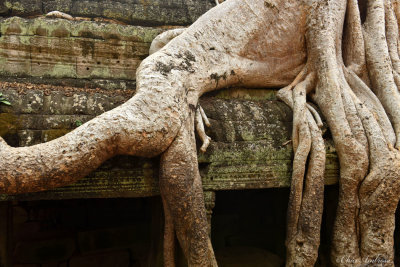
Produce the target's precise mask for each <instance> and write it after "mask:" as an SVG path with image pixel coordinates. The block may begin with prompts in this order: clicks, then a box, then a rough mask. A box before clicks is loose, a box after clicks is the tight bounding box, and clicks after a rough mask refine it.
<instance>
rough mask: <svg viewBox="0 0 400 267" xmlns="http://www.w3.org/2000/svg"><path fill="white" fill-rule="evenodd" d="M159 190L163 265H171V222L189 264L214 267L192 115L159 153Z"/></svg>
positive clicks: (214, 262)
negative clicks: (161, 202) (165, 149)
mask: <svg viewBox="0 0 400 267" xmlns="http://www.w3.org/2000/svg"><path fill="white" fill-rule="evenodd" d="M160 190H161V195H162V198H163V201H164V210H165V214H166V229H165V240H164V249H165V250H166V251H165V254H164V264H165V266H168V267H170V266H174V258H173V252H174V249H173V248H174V245H173V236H174V235H173V229H171V228H172V224H171V221H172V222H173V225H174V228H175V232H176V234H177V237H178V240H179V243H180V244H181V247H182V249H183V252H184V255H185V257H186V259H187V261H188V264H189V266H207V267H208V266H217V263H216V260H215V257H214V252H213V249H212V246H211V240H210V238H209V235H208V224H207V217H206V213H205V209H204V197H203V189H202V185H201V177H200V173H199V170H198V163H197V152H196V142H195V137H194V114H193V115H192V116H191V117H189V118H188V120H187V121H186V123H185V124H184V125H183V126H182V129H181V130H180V132H179V133H178V136H177V138H176V139H175V140H174V142H173V143H172V144H171V146H170V147H169V148H168V150H167V151H166V152H165V153H164V154H163V155H162V158H161V170H160Z"/></svg>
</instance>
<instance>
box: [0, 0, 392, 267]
mask: <svg viewBox="0 0 400 267" xmlns="http://www.w3.org/2000/svg"><path fill="white" fill-rule="evenodd" d="M362 4H363V3H361V6H362ZM359 6H360V3H358V2H357V1H356V0H347V1H346V0H323V1H316V0H303V1H297V0H289V1H287V0H285V1H284V0H276V1H272V0H267V1H265V0H252V1H249V0H228V1H226V2H224V3H222V4H220V5H218V6H217V7H216V8H213V9H212V10H210V11H209V12H207V13H206V14H205V15H204V16H202V17H201V18H200V19H199V20H198V21H196V22H195V23H194V24H193V25H192V26H191V27H189V28H187V29H184V30H176V31H175V32H174V31H172V32H169V33H168V32H167V33H165V34H163V35H161V36H160V37H158V39H157V40H156V41H155V43H154V47H153V48H154V49H153V48H152V52H153V51H156V50H158V49H159V51H158V52H155V53H154V54H152V55H151V56H149V57H148V58H147V59H145V60H144V61H143V62H142V64H141V65H140V67H139V69H138V73H137V89H138V90H137V94H136V95H135V96H134V97H133V98H132V99H130V100H129V101H128V102H126V103H125V104H123V105H122V106H120V107H118V108H116V109H114V110H111V111H109V112H107V113H104V114H102V115H100V116H99V117H97V118H95V119H94V120H92V121H90V122H88V123H86V124H84V125H83V126H81V127H79V128H77V129H76V130H74V131H73V132H71V133H69V134H67V135H65V136H63V137H61V138H59V139H56V140H54V141H51V142H49V143H45V144H40V145H36V146H33V147H28V148H11V147H9V146H8V145H7V144H6V143H5V142H4V141H3V140H1V142H0V156H1V158H2V161H1V162H0V172H1V173H2V176H1V178H0V188H1V191H2V192H4V193H23V192H32V191H40V190H45V189H49V188H53V187H56V186H62V185H66V184H68V183H71V182H73V181H75V180H76V179H78V178H81V177H83V176H85V175H86V174H87V173H89V172H90V171H92V170H93V169H95V168H97V167H98V166H99V165H100V164H101V163H102V162H103V161H105V160H106V159H108V158H110V157H112V156H114V155H117V154H128V155H137V156H146V157H151V156H155V155H158V154H161V153H163V155H162V159H161V177H160V187H161V193H162V198H163V203H164V210H165V216H166V229H165V244H164V247H165V257H164V258H165V265H166V266H174V264H175V263H174V257H173V255H174V250H175V245H174V235H175V234H176V235H177V237H178V240H179V243H180V245H181V247H182V249H183V251H184V254H185V256H186V258H187V260H188V263H189V266H216V265H217V263H216V262H215V258H214V254H213V251H212V247H211V242H210V239H209V237H208V233H207V221H206V215H205V211H204V203H203V201H204V200H203V196H202V187H201V179H200V175H199V171H198V166H197V156H196V147H195V140H194V131H195V128H197V130H198V133H199V136H200V137H201V138H202V141H203V144H204V147H202V149H205V147H206V146H207V143H208V142H209V139H208V137H207V136H206V135H205V131H204V123H206V124H207V119H206V116H205V114H204V112H203V113H202V110H201V107H198V99H199V97H200V96H201V95H202V94H203V93H205V92H209V91H212V90H216V89H219V88H222V87H226V86H231V85H240V86H247V87H275V88H276V87H285V88H283V89H281V90H280V91H279V93H278V96H279V97H280V98H281V99H282V100H283V101H285V103H287V104H288V105H289V106H290V107H291V108H292V109H293V138H292V139H293V148H294V152H295V156H294V161H293V164H294V165H293V174H292V185H291V191H290V199H289V208H288V227H287V240H286V245H287V262H286V264H287V266H313V265H314V263H315V261H316V259H317V255H318V254H317V253H318V246H319V237H320V224H321V218H322V207H323V205H322V204H323V203H322V200H323V177H324V165H325V149H324V142H323V139H322V134H321V131H320V129H319V126H321V124H322V123H321V119H320V117H319V114H318V112H317V111H316V110H315V109H314V108H313V107H312V105H310V104H309V103H307V101H311V100H312V101H313V102H314V104H316V105H317V106H318V108H319V109H320V111H321V112H322V114H323V116H324V117H325V119H326V122H327V123H328V126H329V128H330V131H331V134H332V136H333V140H334V143H335V146H336V150H337V154H338V157H339V162H340V180H339V203H338V209H337V215H336V221H335V224H334V233H333V237H332V239H333V244H332V253H331V261H332V264H333V265H334V266H354V264H356V265H357V264H358V265H362V264H367V263H371V261H374V260H375V263H376V262H377V261H379V262H380V263H383V265H385V266H393V265H394V262H393V257H394V252H393V245H394V244H393V231H394V212H395V210H396V207H397V204H398V201H399V197H400V179H399V175H400V154H399V150H398V148H399V147H400V142H399V137H400V109H399V108H398V107H399V106H400V95H399V88H398V86H399V84H400V78H399V71H400V63H399V62H400V60H399V49H400V48H399V40H398V39H399V36H398V34H399V30H398V27H399V21H400V18H399V14H400V7H399V3H398V1H389V0H368V1H367V6H366V20H365V22H362V21H361V19H362V16H361V15H360V10H359ZM346 14H347V15H346ZM306 164H307V165H306ZM343 259H349V260H343Z"/></svg>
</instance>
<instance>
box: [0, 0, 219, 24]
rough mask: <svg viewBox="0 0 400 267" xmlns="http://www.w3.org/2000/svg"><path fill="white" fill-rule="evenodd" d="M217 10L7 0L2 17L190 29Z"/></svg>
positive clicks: (192, 3) (101, 0)
mask: <svg viewBox="0 0 400 267" xmlns="http://www.w3.org/2000/svg"><path fill="white" fill-rule="evenodd" d="M213 6H215V2H214V1H211V0H206V1H205V0H184V1H182V0H168V1H165V0H152V1H141V0H118V1H106V0H97V1H96V0H84V1H82V0H3V1H1V2H0V15H3V16H8V15H18V16H30V15H41V14H46V13H48V12H50V11H54V10H58V11H62V12H65V13H68V14H70V15H72V16H80V17H103V18H108V19H114V20H119V21H123V22H125V23H129V24H140V25H189V24H191V23H193V22H194V21H195V20H196V19H197V18H198V17H199V16H200V15H202V14H204V13H205V12H206V11H207V10H209V9H210V8H212V7H213Z"/></svg>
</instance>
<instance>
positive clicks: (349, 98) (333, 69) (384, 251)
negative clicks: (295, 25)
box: [279, 0, 400, 266]
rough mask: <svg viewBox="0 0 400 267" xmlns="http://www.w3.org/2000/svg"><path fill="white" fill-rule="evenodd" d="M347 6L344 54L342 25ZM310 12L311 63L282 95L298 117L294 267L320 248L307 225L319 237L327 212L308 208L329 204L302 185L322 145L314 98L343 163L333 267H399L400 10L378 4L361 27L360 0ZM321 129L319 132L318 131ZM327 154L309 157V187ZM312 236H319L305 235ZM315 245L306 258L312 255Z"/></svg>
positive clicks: (290, 250) (291, 224) (290, 260)
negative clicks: (311, 106)
mask: <svg viewBox="0 0 400 267" xmlns="http://www.w3.org/2000/svg"><path fill="white" fill-rule="evenodd" d="M346 8H347V14H348V19H347V20H346V24H345V25H344V29H345V38H344V41H343V46H344V47H343V51H344V52H345V53H344V56H342V30H341V29H342V26H341V25H343V23H344V18H345V11H346ZM310 9H311V10H312V11H311V12H310V13H309V14H310V15H309V18H308V29H307V33H306V36H307V49H308V63H307V65H306V68H305V70H304V71H303V72H301V73H300V74H299V76H298V77H297V78H296V80H295V81H294V82H293V83H292V85H290V86H289V87H287V88H284V89H282V90H281V91H280V92H279V96H280V98H281V99H283V100H284V101H285V102H286V103H287V104H288V105H289V106H291V107H292V109H293V113H294V114H293V138H292V139H293V147H294V151H295V157H294V162H293V176H292V186H291V195H290V200H289V211H288V233H287V241H286V242H287V266H311V265H313V264H314V262H315V259H316V256H315V255H316V253H317V249H318V244H319V243H318V242H319V239H318V238H319V235H315V234H314V237H315V238H314V239H311V240H310V239H309V240H307V239H306V238H304V237H302V233H303V231H302V225H303V222H304V221H307V220H308V221H309V222H312V223H311V224H310V225H312V226H314V231H315V232H318V233H319V225H318V224H319V223H320V212H321V211H322V207H321V208H320V210H318V213H317V214H314V216H311V217H309V216H310V211H309V210H308V209H307V208H304V209H303V206H305V207H308V208H310V207H311V209H312V208H313V207H314V209H315V207H316V206H318V207H320V205H321V204H320V202H321V200H320V201H316V200H314V204H313V205H306V203H308V202H309V201H310V200H309V198H308V196H307V194H306V192H307V190H304V188H303V180H302V179H303V177H304V174H305V166H306V163H307V157H308V153H309V151H310V149H311V150H312V148H313V147H314V146H317V144H322V141H321V140H322V139H321V138H320V133H318V131H317V130H318V128H317V127H316V123H315V121H314V120H313V117H312V114H311V112H310V111H312V110H308V109H307V105H306V94H308V95H309V96H310V99H313V101H315V103H316V104H317V105H318V106H319V108H320V109H321V111H322V113H323V115H324V116H325V118H326V120H327V123H328V125H329V127H330V130H331V133H332V136H333V139H334V142H335V146H336V150H337V152H338V156H339V161H340V181H339V203H338V209H337V215H336V221H335V225H334V232H333V237H332V239H333V244H332V255H331V257H332V259H331V260H332V263H333V265H335V266H357V265H363V264H367V265H368V264H370V265H372V266H376V265H379V264H380V265H384V266H393V264H394V250H393V246H394V244H393V231H394V213H395V210H396V207H397V204H398V201H399V197H400V179H399V178H400V153H399V151H398V147H399V146H400V145H399V143H400V142H399V140H400V139H399V138H400V135H399V134H400V131H399V127H400V124H399V123H400V108H399V107H400V94H399V91H398V82H399V81H398V74H399V73H398V71H399V53H398V49H399V47H398V25H397V19H396V17H395V15H396V12H395V11H394V8H393V5H392V4H391V3H390V1H383V0H370V1H368V5H367V19H366V21H365V23H364V25H361V19H360V12H359V8H358V5H357V2H356V1H352V0H350V1H348V2H347V3H346V1H323V2H322V1H316V2H313V1H310ZM326 29H333V30H326ZM355 44H356V45H355ZM357 44H358V46H357ZM364 44H365V46H364ZM354 47H355V48H354ZM343 59H344V61H343ZM314 81H315V82H314ZM369 84H371V85H372V88H373V91H374V93H373V92H372V91H371V90H370V89H369V88H368V85H369ZM386 114H388V115H386ZM392 125H393V127H392ZM313 129H315V130H314V133H318V134H314V135H313V134H312V133H313ZM319 147H320V148H323V146H319ZM395 147H396V148H395ZM316 155H318V156H316ZM319 155H321V153H319V154H317V153H314V158H313V153H312V152H311V155H310V156H309V161H308V164H309V165H308V173H307V176H306V180H305V183H306V184H307V183H308V181H309V180H308V174H309V173H311V172H313V170H314V171H315V172H316V176H314V177H319V178H317V179H315V180H312V181H322V178H320V176H318V175H321V174H323V170H320V169H321V168H322V169H323V165H319V166H318V167H316V166H313V164H315V162H317V163H318V162H320V163H322V162H323V161H318V160H316V158H319ZM318 186H320V184H318V185H317V187H318ZM313 197H314V196H312V197H311V199H312V198H313ZM317 199H318V197H317ZM315 205H316V206H315ZM307 210H308V211H307ZM302 218H305V219H302ZM310 218H313V219H310ZM303 228H305V229H307V228H306V227H303ZM307 236H308V237H310V236H311V237H312V236H313V235H312V233H311V234H310V233H307ZM305 245H306V246H305ZM307 246H308V247H309V248H310V249H309V250H308V251H307V252H308V254H307V253H305V252H304V251H306V250H305V249H304V247H307ZM310 255H314V256H312V257H311V256H310Z"/></svg>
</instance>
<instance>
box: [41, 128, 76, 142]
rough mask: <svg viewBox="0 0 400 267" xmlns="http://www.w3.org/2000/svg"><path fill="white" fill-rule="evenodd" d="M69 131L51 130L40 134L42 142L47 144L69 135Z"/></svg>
mask: <svg viewBox="0 0 400 267" xmlns="http://www.w3.org/2000/svg"><path fill="white" fill-rule="evenodd" d="M70 131H71V130H70V129H52V130H44V131H43V132H42V141H43V142H48V141H51V140H54V139H56V138H58V137H61V136H63V135H65V134H67V133H69V132H70Z"/></svg>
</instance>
